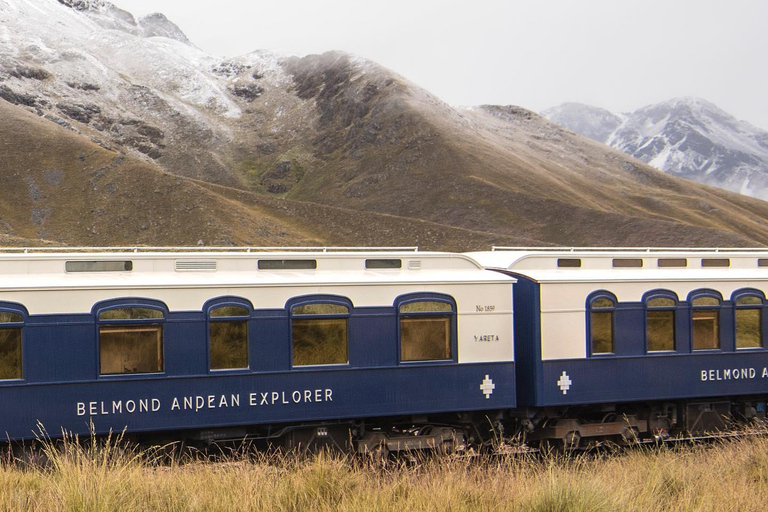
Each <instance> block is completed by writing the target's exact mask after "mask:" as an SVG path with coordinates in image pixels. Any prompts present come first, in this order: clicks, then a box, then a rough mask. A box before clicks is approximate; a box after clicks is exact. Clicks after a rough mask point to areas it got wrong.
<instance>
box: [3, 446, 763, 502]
mask: <svg viewBox="0 0 768 512" xmlns="http://www.w3.org/2000/svg"><path fill="white" fill-rule="evenodd" d="M44 451H45V454H46V460H47V463H44V464H39V463H38V464H31V463H29V462H21V461H20V460H18V459H15V460H14V459H13V458H12V457H10V456H9V457H7V458H6V460H5V462H3V463H2V464H0V511H5V510H14V511H15V510H25V511H26V510H31V511H46V512H47V511H54V510H62V511H116V512H117V511H119V512H132V511H147V510H158V511H161V510H162V511H219V510H220V511H246V510H248V511H250V510H254V511H356V512H357V511H393V512H394V511H397V512H403V511H421V510H429V511H484V512H490V511H518V510H519V511H553V512H554V511H590V512H591V511H642V512H652V511H690V510H694V511H723V510H734V511H736V510H738V511H751V510H763V509H764V508H765V506H766V499H768V438H766V437H765V436H763V437H748V438H743V439H739V440H732V441H724V442H720V443H716V444H708V445H698V446H685V447H676V448H669V447H664V448H652V449H646V450H643V449H638V450H632V451H628V452H616V453H609V454H606V453H602V454H599V455H595V454H592V455H580V456H576V457H562V456H550V457H522V458H521V457H519V456H518V457H500V458H484V459H483V460H482V461H478V460H477V459H468V458H440V457H430V458H424V459H423V460H421V461H417V462H413V461H411V462H409V463H397V462H391V463H388V464H381V463H376V462H371V461H363V460H360V459H352V458H345V457H342V456H338V455H330V454H321V455H318V456H316V457H312V458H296V457H291V456H275V455H272V456H266V455H252V454H251V455H242V454H240V455H238V454H232V455H228V456H227V457H226V458H225V460H224V461H218V462H201V461H195V462H190V461H187V462H184V463H171V464H158V463H157V458H156V457H155V456H154V455H153V453H151V452H136V451H130V450H125V449H123V448H117V447H116V444H115V443H109V444H107V445H106V446H104V444H103V443H95V442H90V443H86V444H85V445H77V444H74V443H61V444H58V445H56V446H54V445H53V444H49V445H48V446H46V448H45V450H44Z"/></svg>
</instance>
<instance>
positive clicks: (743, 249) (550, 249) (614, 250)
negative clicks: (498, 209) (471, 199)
mask: <svg viewBox="0 0 768 512" xmlns="http://www.w3.org/2000/svg"><path fill="white" fill-rule="evenodd" d="M491 251H510V252H552V253H563V252H573V253H576V252H586V253H589V252H594V253H598V252H605V253H619V252H636V253H641V252H642V253H657V252H666V253H675V252H680V253H683V252H688V253H690V252H715V253H718V252H730V253H739V252H743V253H758V252H768V247H507V246H497V245H494V246H492V247H491Z"/></svg>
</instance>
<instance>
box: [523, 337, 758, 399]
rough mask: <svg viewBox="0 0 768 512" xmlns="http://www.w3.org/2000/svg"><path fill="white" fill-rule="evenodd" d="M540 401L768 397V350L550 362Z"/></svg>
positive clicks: (541, 384) (541, 382) (544, 373)
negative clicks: (737, 396) (767, 395)
mask: <svg viewBox="0 0 768 512" xmlns="http://www.w3.org/2000/svg"><path fill="white" fill-rule="evenodd" d="M541 366H542V368H541V379H540V380H539V381H538V382H537V387H538V394H537V400H536V401H535V402H533V403H528V404H526V405H532V406H538V407H545V406H553V405H578V404H594V403H610V402H632V401H654V400H675V399H695V398H709V397H718V396H736V395H766V394H768V351H766V350H762V349H759V350H744V351H739V352H735V353H724V352H719V351H712V352H700V353H693V354H652V355H647V356H642V357H601V358H591V359H575V360H558V361H545V362H544V363H543V364H542V365H541Z"/></svg>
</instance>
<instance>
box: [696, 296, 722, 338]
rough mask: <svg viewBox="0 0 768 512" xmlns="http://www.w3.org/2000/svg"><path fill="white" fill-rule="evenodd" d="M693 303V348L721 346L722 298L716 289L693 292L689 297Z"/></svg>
mask: <svg viewBox="0 0 768 512" xmlns="http://www.w3.org/2000/svg"><path fill="white" fill-rule="evenodd" d="M688 301H689V302H690V304H691V337H692V340H691V341H692V347H693V350H715V349H719V348H720V306H721V304H722V299H721V298H720V294H719V293H717V292H715V291H710V290H702V291H696V292H692V293H691V294H690V296H689V298H688Z"/></svg>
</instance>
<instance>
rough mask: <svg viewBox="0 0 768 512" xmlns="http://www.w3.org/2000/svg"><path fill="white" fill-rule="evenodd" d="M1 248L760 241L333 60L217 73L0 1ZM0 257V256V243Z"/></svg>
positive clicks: (125, 37)
mask: <svg viewBox="0 0 768 512" xmlns="http://www.w3.org/2000/svg"><path fill="white" fill-rule="evenodd" d="M0 22H1V23H2V24H1V25H0V98H2V99H3V100H5V101H0V119H2V121H0V140H2V144H0V161H2V162H3V165H2V166H0V175H2V177H3V179H4V181H5V182H6V184H7V185H6V186H5V187H3V188H2V189H0V234H2V233H5V234H6V235H9V236H13V237H21V238H24V239H33V240H34V239H44V240H50V241H53V242H54V243H67V244H85V245H104V244H112V245H115V244H135V243H140V244H157V245H168V244H197V243H204V244H217V245H222V244H225V245H226V244H248V245H307V244H311V245H318V244H322V245H377V246H378V245H409V246H410V245H418V246H421V247H422V248H424V249H451V250H468V249H479V248H486V247H488V246H489V245H490V244H493V243H495V244H498V245H549V244H565V245H678V246H679V245H688V246H694V245H697V246H716V245H719V246H738V245H757V244H766V243H768V224H766V219H768V203H764V202H762V201H757V200H753V199H749V198H745V197H742V196H738V195H735V194H730V193H727V192H722V191H719V190H716V189H713V188H709V187H705V186H700V185H696V184H693V183H690V182H687V181H683V180H679V179H676V178H674V177H671V176H668V175H665V174H663V173H660V172H658V171H655V170H653V169H651V168H650V167H648V166H647V165H645V164H643V163H642V162H640V161H638V160H635V159H632V158H630V157H627V156H626V155H624V154H622V153H620V152H618V151H616V150H612V149H608V148H606V147H605V146H603V145H601V144H597V143H593V142H591V141H589V140H588V139H586V138H583V137H581V136H578V135H575V134H573V133H571V132H569V131H568V130H564V129H562V128H561V127H559V126H557V125H555V124H552V123H550V122H548V121H547V120H545V119H543V118H541V117H539V116H538V115H536V114H534V113H532V112H529V111H526V110H524V109H520V108H517V107H499V106H486V107H478V108H475V109H462V110H459V109H454V108H452V107H450V106H448V105H446V104H445V103H443V102H441V101H440V100H438V99H437V98H435V97H434V96H432V95H431V94H429V93H428V92H427V91H424V90H422V89H420V88H418V87H416V86H415V85H413V84H411V83H409V82H408V81H407V80H406V79H404V78H403V77H400V76H397V75H396V74H394V73H392V72H391V71H389V70H387V69H384V68H382V67H380V66H378V65H376V64H375V63H372V62H369V61H365V60H362V59H358V58H355V57H352V56H350V55H347V54H343V53H338V52H332V53H328V54H324V55H312V56H307V57H303V58H299V57H283V56H278V55H274V54H272V53H269V52H254V53H251V54H248V55H244V56H241V57H238V58H232V59H227V60H224V61H221V60H219V59H216V58H214V57H212V56H209V55H206V54H205V53H203V52H201V51H200V50H199V49H197V48H195V47H194V46H193V45H191V44H190V43H189V41H187V39H186V37H184V36H183V34H182V33H181V31H180V30H179V29H178V27H175V25H173V24H172V23H171V22H170V21H168V20H167V19H165V17H163V16H161V15H153V16H150V17H147V18H143V19H140V20H136V19H135V18H134V17H133V16H132V15H131V14H130V13H127V12H125V11H123V10H120V9H119V8H118V7H115V6H114V5H112V4H109V3H107V2H104V1H102V0H0ZM1 241H2V240H0V242H1Z"/></svg>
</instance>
